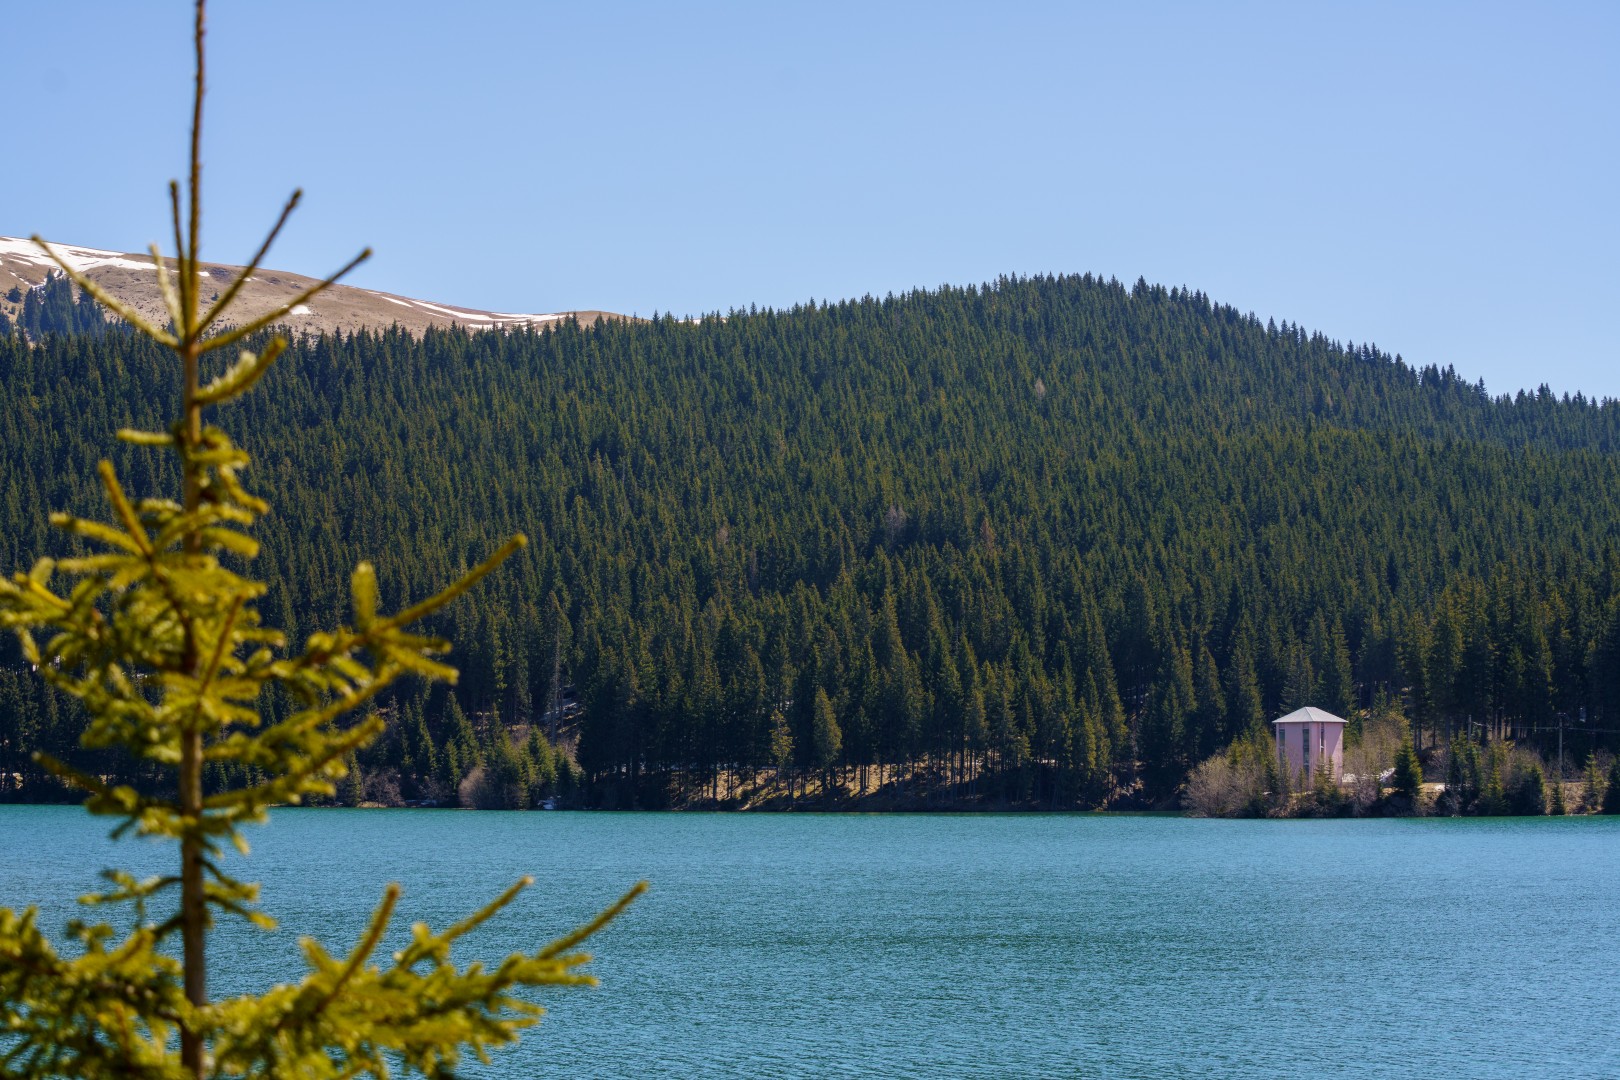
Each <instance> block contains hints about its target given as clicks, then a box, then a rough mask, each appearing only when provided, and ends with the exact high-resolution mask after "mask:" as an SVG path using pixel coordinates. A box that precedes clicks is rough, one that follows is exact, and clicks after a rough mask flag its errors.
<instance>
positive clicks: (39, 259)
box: [0, 236, 152, 274]
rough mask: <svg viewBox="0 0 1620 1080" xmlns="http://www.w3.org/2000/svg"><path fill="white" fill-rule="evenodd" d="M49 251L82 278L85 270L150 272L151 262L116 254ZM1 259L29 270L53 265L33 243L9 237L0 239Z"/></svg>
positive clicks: (65, 248)
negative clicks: (22, 264) (21, 263)
mask: <svg viewBox="0 0 1620 1080" xmlns="http://www.w3.org/2000/svg"><path fill="white" fill-rule="evenodd" d="M51 250H52V251H54V252H56V254H57V255H59V256H61V258H62V261H63V262H65V263H67V264H68V265H69V266H71V267H73V269H74V270H76V271H78V272H79V273H81V274H82V273H84V272H85V271H86V270H99V269H103V268H107V267H120V268H123V269H128V270H150V269H151V268H152V260H151V259H150V258H144V257H141V256H130V255H125V254H124V253H123V252H119V251H103V250H102V249H101V248H88V247H77V246H72V245H68V244H51ZM0 259H14V260H16V261H17V262H23V263H27V264H29V265H30V266H39V267H45V268H51V267H54V266H55V265H56V263H54V262H53V261H51V258H50V256H48V255H46V254H45V253H44V252H43V251H41V250H39V246H38V245H37V244H35V243H34V242H33V241H32V240H21V239H18V238H16V237H11V236H0Z"/></svg>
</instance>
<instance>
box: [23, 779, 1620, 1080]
mask: <svg viewBox="0 0 1620 1080" xmlns="http://www.w3.org/2000/svg"><path fill="white" fill-rule="evenodd" d="M105 833H106V826H105V824H104V823H100V822H96V821H93V820H91V819H89V818H88V816H87V815H85V814H84V813H83V811H81V810H78V809H77V808H65V807H13V806H0V906H10V907H21V906H23V905H25V904H27V903H30V902H39V901H44V900H50V899H53V898H54V902H52V903H49V904H44V905H42V906H44V907H45V908H46V910H47V913H48V915H49V918H48V919H47V920H46V925H48V926H51V927H53V928H54V927H59V926H60V924H61V922H62V921H63V919H65V918H66V917H67V916H68V915H69V914H70V912H71V910H72V909H73V907H74V905H73V904H72V903H71V902H63V900H62V898H64V897H71V896H74V895H77V894H78V893H80V892H83V891H86V890H87V889H89V888H92V887H93V886H94V885H95V873H96V871H97V870H99V869H100V868H101V867H103V866H107V865H121V866H126V867H129V868H131V869H136V870H138V871H148V870H152V871H155V870H157V869H159V868H163V867H166V863H165V860H164V858H163V855H164V851H163V849H161V848H160V847H157V846H155V845H151V844H145V843H136V842H124V843H120V844H118V845H112V844H109V843H108V842H107V841H106V840H105ZM253 841H254V854H253V857H252V859H251V860H250V863H249V866H248V867H247V869H248V871H249V873H248V876H250V877H252V878H256V879H258V880H260V881H262V882H263V883H264V886H265V890H264V900H265V906H266V908H267V910H269V911H271V912H272V913H274V914H276V915H278V916H280V917H281V919H282V925H283V929H282V930H280V931H278V932H276V933H274V934H262V933H259V932H256V931H250V930H246V929H234V928H232V929H227V930H224V931H222V932H221V933H220V934H219V935H217V936H216V938H215V939H214V940H215V942H216V945H215V950H216V951H215V954H214V955H215V957H216V959H217V964H218V966H217V967H216V969H215V974H214V976H213V989H214V991H215V992H216V993H222V994H223V993H230V992H233V991H236V992H239V991H243V990H251V989H260V988H262V987H264V986H265V985H267V984H268V983H269V982H271V981H273V980H274V979H275V977H276V976H277V975H285V974H286V973H287V972H289V971H294V970H297V964H298V960H297V950H296V938H297V936H298V935H299V934H305V933H312V934H315V935H316V936H318V937H320V938H321V939H322V940H323V941H325V942H326V943H327V944H328V946H329V947H331V948H333V949H334V951H337V950H338V949H340V948H342V947H346V943H348V942H351V941H352V940H353V939H354V937H355V936H356V935H357V934H358V933H359V931H360V929H361V928H362V927H363V925H364V922H365V918H366V915H367V914H368V913H369V911H370V909H371V907H372V905H373V904H374V903H375V902H376V900H377V897H378V895H379V892H380V889H381V886H382V884H383V883H384V882H386V881H389V880H397V881H400V882H401V883H402V884H404V886H405V888H406V893H405V898H404V900H403V902H402V903H401V907H400V911H401V914H402V915H403V923H406V924H408V923H409V922H410V921H414V920H417V919H425V920H426V921H428V922H429V923H431V924H433V925H435V926H443V925H444V924H446V923H448V922H450V921H452V920H453V919H455V918H458V917H460V916H462V915H464V914H466V913H467V912H468V911H470V910H472V909H473V908H474V907H476V906H478V905H479V904H481V903H482V902H484V901H485V900H487V899H488V898H489V897H490V896H492V895H493V894H494V893H496V892H498V891H499V890H500V889H501V888H503V887H504V886H505V885H507V884H509V883H510V882H511V881H512V880H513V879H515V878H517V877H519V876H521V875H522V874H526V873H527V874H533V875H534V876H535V877H536V878H537V879H538V882H539V884H538V885H537V886H536V887H535V888H534V889H532V890H531V891H530V892H528V893H527V894H525V895H524V897H523V898H522V899H521V900H519V901H518V902H517V903H516V904H515V905H514V906H513V907H512V908H511V909H509V910H508V912H507V913H506V914H505V915H504V916H503V917H501V918H500V919H498V920H497V921H496V922H495V923H494V924H493V925H492V926H491V927H490V928H489V929H487V930H486V931H484V932H482V933H481V934H480V935H479V936H477V937H475V938H472V939H470V940H469V941H468V942H467V944H466V946H465V947H464V948H463V949H462V950H461V951H460V952H459V953H458V957H459V958H460V959H463V960H466V959H471V958H486V959H492V958H495V957H497V956H499V955H501V954H503V953H504V952H507V951H510V950H514V949H521V948H525V947H528V948H533V947H536V946H538V945H540V944H542V943H544V942H545V941H547V940H549V939H550V938H552V937H554V936H556V935H557V934H559V933H562V932H564V931H565V930H567V929H569V928H571V927H572V926H574V925H576V924H577V923H579V922H581V921H583V920H585V919H586V918H588V917H589V916H590V915H591V914H592V913H593V912H594V911H595V910H596V909H597V908H599V907H600V906H602V905H603V904H606V903H607V902H609V901H611V900H612V899H613V898H615V897H616V896H618V895H619V893H620V892H622V891H623V889H624V888H625V887H627V886H628V885H630V884H631V883H633V882H634V881H636V880H637V879H639V878H643V877H645V878H647V879H649V880H650V881H651V882H652V891H651V892H649V893H648V894H647V895H646V896H645V897H643V898H642V899H641V901H639V902H638V903H637V904H636V906H635V907H634V908H632V909H631V911H630V912H629V913H628V914H627V915H626V916H625V917H624V918H623V919H622V920H621V921H620V922H619V923H617V924H615V925H614V926H612V927H610V928H609V929H608V931H606V932H605V933H604V934H603V935H601V937H600V938H599V939H597V940H596V942H595V945H594V951H595V953H596V955H597V960H596V962H595V964H594V965H593V968H592V970H594V971H595V973H596V974H597V975H598V976H600V977H601V979H602V984H603V985H602V986H601V987H600V988H598V989H594V990H558V991H553V992H550V993H548V994H546V995H544V996H543V997H542V1000H543V1001H544V1003H545V1004H546V1005H547V1006H548V1007H549V1008H550V1013H549V1014H548V1016H547V1018H546V1019H545V1021H543V1022H542V1024H541V1026H540V1027H539V1028H537V1029H533V1030H532V1031H531V1033H530V1034H529V1035H528V1036H526V1037H525V1039H524V1041H523V1043H522V1044H521V1045H520V1046H519V1047H518V1048H516V1049H512V1050H508V1051H504V1052H502V1053H501V1054H499V1055H498V1056H497V1057H496V1065H495V1067H494V1068H493V1069H489V1070H481V1069H470V1070H468V1071H467V1073H468V1075H480V1076H581V1077H583V1076H591V1077H595V1076H623V1077H648V1076H885V1077H888V1076H897V1077H939V1076H1084V1077H1161V1076H1241V1077H1273V1076H1298V1077H1314V1076H1393V1075H1397V1074H1400V1075H1422V1076H1468V1077H1527V1076H1560V1077H1613V1076H1620V1039H1617V1036H1620V993H1617V992H1616V976H1617V974H1620V902H1617V901H1620V819H1599V818H1579V819H1575V818H1569V819H1539V820H1533V819H1497V820H1437V819H1429V820H1405V821H1279V822H1268V821H1205V820H1193V819H1184V818H1175V817H1157V816H1143V817H1131V816H1103V815H1004V816H1003V815H995V816H991V815H985V816H948V815H919V816H910V815H893V816H889V815H870V816H854V815H827V816H819V815H797V814H794V815H784V814H777V815H766V814H760V815H738V814H730V815H723V814H712V815H711V814H605V813H601V814H590V813H527V814H522V813H512V814H500V813H464V812H449V811H410V810H378V811H368V810H361V811H350V810H289V811H280V812H278V813H277V814H276V815H275V817H274V819H273V821H272V823H271V824H270V825H269V826H267V827H265V828H263V829H258V830H255V831H254V834H253Z"/></svg>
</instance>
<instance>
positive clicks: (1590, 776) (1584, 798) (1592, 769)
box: [1581, 754, 1608, 814]
mask: <svg viewBox="0 0 1620 1080" xmlns="http://www.w3.org/2000/svg"><path fill="white" fill-rule="evenodd" d="M1581 776H1582V780H1583V783H1582V784H1581V813H1583V814H1595V813H1597V812H1598V811H1600V810H1602V809H1603V798H1604V796H1605V795H1606V794H1607V793H1608V785H1607V784H1606V783H1605V782H1604V778H1603V770H1602V769H1600V768H1598V762H1597V755H1596V754H1587V755H1586V768H1585V769H1584V770H1582V773H1581Z"/></svg>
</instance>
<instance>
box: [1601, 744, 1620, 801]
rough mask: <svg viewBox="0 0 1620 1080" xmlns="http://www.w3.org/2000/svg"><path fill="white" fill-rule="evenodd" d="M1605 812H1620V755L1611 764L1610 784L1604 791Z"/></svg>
mask: <svg viewBox="0 0 1620 1080" xmlns="http://www.w3.org/2000/svg"><path fill="white" fill-rule="evenodd" d="M1603 812H1604V813H1605V814H1620V757H1617V758H1615V759H1614V764H1612V765H1610V766H1609V784H1608V788H1607V789H1606V790H1605V791H1604V792H1603Z"/></svg>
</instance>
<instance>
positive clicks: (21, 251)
mask: <svg viewBox="0 0 1620 1080" xmlns="http://www.w3.org/2000/svg"><path fill="white" fill-rule="evenodd" d="M49 243H50V245H51V248H52V249H53V250H54V251H56V253H57V254H59V255H60V256H62V257H63V259H64V260H65V261H67V263H68V265H70V266H72V267H73V269H74V270H76V271H78V272H80V273H82V274H85V275H86V276H88V277H89V278H90V279H91V280H92V281H94V282H95V283H96V284H97V285H99V286H101V287H102V288H104V289H107V290H108V291H109V292H110V293H111V294H112V295H113V296H114V297H115V298H116V299H118V300H120V301H122V302H124V303H126V304H129V305H130V306H132V307H134V308H135V309H136V310H137V311H139V312H141V314H143V315H146V316H148V317H149V318H151V319H153V320H155V321H157V322H160V323H162V322H167V321H168V312H167V311H166V310H164V307H163V300H162V297H161V296H160V295H159V293H158V288H157V282H156V279H155V275H154V274H153V273H152V257H151V255H149V254H142V253H135V252H121V251H112V250H109V249H104V248H93V247H84V246H81V245H74V244H58V243H56V242H55V241H49ZM165 261H166V262H167V263H168V265H169V266H170V267H171V268H172V267H173V266H174V265H175V264H174V260H173V259H166V260H165ZM53 271H55V272H57V273H60V271H59V270H58V269H57V267H56V264H55V263H53V262H52V261H51V260H50V259H49V258H48V257H47V256H46V255H45V253H44V252H43V251H41V250H40V249H39V246H38V245H37V244H35V243H34V242H33V241H32V240H29V239H26V238H23V237H13V236H0V314H5V315H6V316H7V317H9V318H11V319H12V320H14V321H15V320H16V319H17V318H18V317H19V315H20V314H21V310H22V295H21V294H22V292H23V290H26V289H37V288H40V287H42V286H43V285H44V283H45V280H46V278H47V277H48V275H49V274H50V273H51V272H53ZM242 271H243V267H241V266H234V265H231V264H228V263H205V264H204V265H203V275H204V277H205V278H206V279H208V280H209V281H210V282H211V283H212V284H213V286H214V287H215V288H217V289H220V290H223V289H224V288H226V287H228V286H229V285H230V283H231V282H233V281H235V280H236V279H237V278H238V277H240V276H241V274H242ZM318 280H319V279H318V278H312V277H308V276H307V275H304V274H295V273H292V272H290V271H285V270H272V269H265V268H262V267H261V268H260V269H258V270H257V271H255V272H254V274H253V276H252V277H251V278H249V279H248V281H247V283H246V284H245V285H244V286H243V288H242V292H241V294H240V296H241V299H240V301H239V310H240V311H241V312H242V313H243V317H244V318H252V317H254V316H256V315H258V314H261V313H263V312H267V311H273V310H275V309H276V308H277V307H279V306H282V305H283V304H285V303H287V302H288V301H289V300H291V299H293V298H294V297H296V296H297V295H298V294H299V293H300V292H302V291H303V290H305V289H307V288H309V287H310V286H312V285H314V284H315V283H316V282H317V281H318ZM12 296H16V297H17V299H15V300H13V299H11V297H12ZM206 299H207V298H206V297H205V300H206ZM569 317H573V318H576V319H578V320H579V321H580V322H581V323H584V324H586V325H589V324H590V323H593V322H595V321H596V320H597V319H598V318H604V319H622V318H625V316H623V315H620V314H618V313H616V312H611V311H599V310H579V311H556V312H536V313H517V312H503V311H484V310H480V309H477V308H467V307H461V306H459V305H455V304H440V303H437V302H434V301H428V300H420V299H416V298H413V297H408V296H402V295H399V294H396V293H389V292H382V291H380V290H376V289H363V288H360V287H359V286H356V285H343V284H338V285H334V286H332V287H331V288H330V289H328V290H327V291H326V292H324V293H322V294H321V295H320V296H317V297H315V298H314V299H313V300H311V301H309V302H308V303H307V304H300V305H298V306H297V307H295V308H294V309H293V310H292V311H291V312H290V313H289V314H288V317H287V320H286V321H287V325H288V326H289V327H290V328H291V329H293V330H294V331H307V332H309V333H311V334H315V335H319V334H322V333H334V332H339V331H341V332H343V333H354V332H355V331H357V330H359V329H361V328H367V329H372V330H382V329H386V328H387V327H389V326H393V325H398V326H400V327H402V328H404V329H406V330H408V331H410V332H411V333H413V334H417V335H420V334H421V333H422V332H424V331H425V330H427V329H428V328H429V327H441V328H443V327H448V326H451V325H453V324H454V325H460V326H465V327H467V328H469V329H474V330H477V329H496V328H501V327H513V326H523V325H533V326H543V325H545V324H547V323H554V322H558V321H560V320H564V319H567V318H569Z"/></svg>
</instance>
